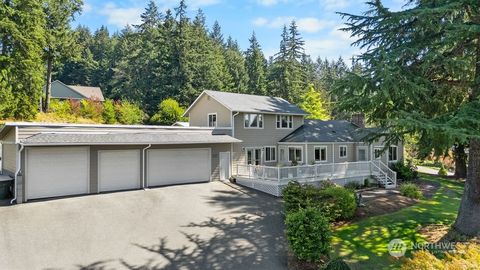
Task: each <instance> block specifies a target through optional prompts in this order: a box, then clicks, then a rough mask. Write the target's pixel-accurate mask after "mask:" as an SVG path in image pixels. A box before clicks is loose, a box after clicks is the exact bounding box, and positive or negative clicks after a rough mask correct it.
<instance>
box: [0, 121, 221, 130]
mask: <svg viewBox="0 0 480 270" xmlns="http://www.w3.org/2000/svg"><path fill="white" fill-rule="evenodd" d="M10 126H11V127H15V126H18V127H86V128H90V127H91V128H100V127H102V128H125V129H187V130H188V129H194V130H197V129H200V130H202V129H204V130H212V129H213V128H208V127H195V126H192V127H180V126H159V125H109V124H70V123H45V122H5V124H4V126H3V127H2V129H0V132H2V131H3V129H4V128H6V127H10ZM226 128H228V127H226Z"/></svg>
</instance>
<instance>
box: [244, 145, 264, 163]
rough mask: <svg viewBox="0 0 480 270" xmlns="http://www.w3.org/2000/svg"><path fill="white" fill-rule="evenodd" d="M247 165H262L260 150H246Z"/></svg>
mask: <svg viewBox="0 0 480 270" xmlns="http://www.w3.org/2000/svg"><path fill="white" fill-rule="evenodd" d="M246 151H247V164H248V165H251V164H252V165H260V164H261V163H262V149H261V148H247V150H246Z"/></svg>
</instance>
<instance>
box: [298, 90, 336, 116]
mask: <svg viewBox="0 0 480 270" xmlns="http://www.w3.org/2000/svg"><path fill="white" fill-rule="evenodd" d="M300 108H301V109H302V110H304V111H305V112H307V113H308V116H307V117H306V118H307V119H318V120H329V119H330V114H329V113H328V110H327V105H326V102H325V101H324V99H323V98H322V95H321V94H320V92H318V91H316V90H315V88H314V86H313V84H310V85H309V86H308V89H307V91H306V92H305V94H303V95H302V101H301V103H300Z"/></svg>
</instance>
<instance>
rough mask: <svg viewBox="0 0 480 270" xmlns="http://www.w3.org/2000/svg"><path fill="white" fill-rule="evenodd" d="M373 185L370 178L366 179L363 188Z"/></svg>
mask: <svg viewBox="0 0 480 270" xmlns="http://www.w3.org/2000/svg"><path fill="white" fill-rule="evenodd" d="M371 184H372V183H370V179H369V178H365V180H363V186H364V187H369V186H370V185H371Z"/></svg>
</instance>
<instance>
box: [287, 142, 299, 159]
mask: <svg viewBox="0 0 480 270" xmlns="http://www.w3.org/2000/svg"><path fill="white" fill-rule="evenodd" d="M294 160H295V161H297V162H302V147H300V146H291V147H288V161H290V162H292V161H294Z"/></svg>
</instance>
